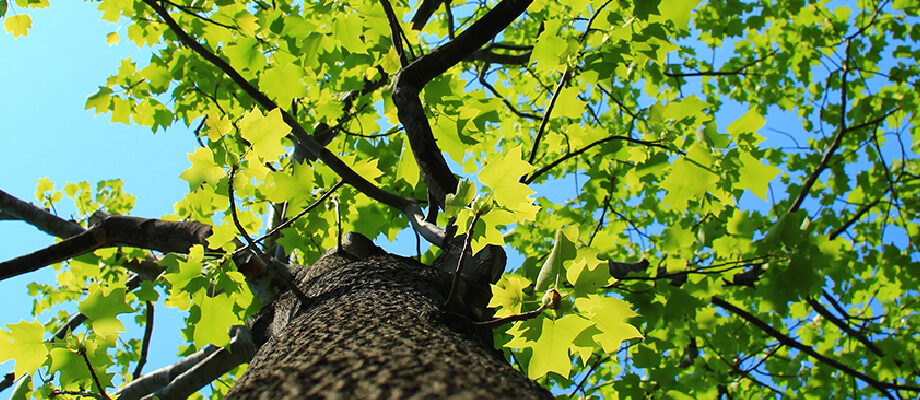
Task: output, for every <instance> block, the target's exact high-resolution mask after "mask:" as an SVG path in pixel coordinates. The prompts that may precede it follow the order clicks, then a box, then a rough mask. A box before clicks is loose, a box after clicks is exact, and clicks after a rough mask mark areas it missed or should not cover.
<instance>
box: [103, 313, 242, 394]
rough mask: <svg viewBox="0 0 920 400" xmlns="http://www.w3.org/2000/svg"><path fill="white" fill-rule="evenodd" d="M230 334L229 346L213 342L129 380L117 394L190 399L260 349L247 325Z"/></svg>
mask: <svg viewBox="0 0 920 400" xmlns="http://www.w3.org/2000/svg"><path fill="white" fill-rule="evenodd" d="M230 333H231V335H232V338H231V339H230V344H229V345H227V347H225V348H218V347H215V346H211V345H209V346H207V347H205V348H203V349H201V350H199V351H198V352H197V353H195V354H192V355H190V356H188V357H185V358H183V359H182V360H179V362H177V363H175V364H173V365H170V366H168V367H164V368H160V369H158V370H156V371H153V372H151V373H149V374H147V375H144V376H143V377H142V378H140V379H137V380H134V381H132V382H131V383H128V384H127V385H125V386H124V387H122V388H121V389H119V390H118V391H117V392H115V395H116V396H117V397H118V399H119V400H137V399H141V398H143V399H152V398H153V395H155V396H157V397H158V398H159V399H160V400H166V399H177V400H178V399H186V398H188V396H189V395H191V394H192V393H195V392H197V391H198V390H200V389H201V388H203V387H204V386H205V385H207V384H208V383H210V382H212V381H214V380H215V379H217V378H220V377H221V375H223V374H225V373H227V371H230V370H231V369H233V368H236V367H237V366H238V365H240V364H243V363H246V362H249V360H250V359H252V357H253V356H254V355H255V352H256V348H255V345H254V344H253V342H252V336H251V335H250V333H249V330H248V329H247V328H246V327H242V326H233V327H231V328H230ZM151 394H152V395H151Z"/></svg>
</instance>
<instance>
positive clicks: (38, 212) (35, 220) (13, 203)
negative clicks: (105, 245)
mask: <svg viewBox="0 0 920 400" xmlns="http://www.w3.org/2000/svg"><path fill="white" fill-rule="evenodd" d="M0 210H2V211H3V213H4V214H6V215H9V216H10V219H18V220H22V221H24V222H25V223H27V224H29V225H32V226H34V227H36V228H38V229H39V230H41V231H42V232H45V233H47V234H49V235H52V236H55V237H59V238H69V237H71V236H76V235H78V234H80V233H82V232H83V231H85V230H86V229H84V228H83V227H82V226H80V224H78V223H76V222H73V221H68V220H65V219H63V218H61V217H58V216H57V215H54V214H52V213H50V212H48V211H45V210H44V209H42V208H41V207H36V206H35V205H32V204H30V203H26V202H24V201H22V200H19V199H18V198H16V197H15V196H12V195H10V194H9V193H6V192H4V191H2V190H0Z"/></svg>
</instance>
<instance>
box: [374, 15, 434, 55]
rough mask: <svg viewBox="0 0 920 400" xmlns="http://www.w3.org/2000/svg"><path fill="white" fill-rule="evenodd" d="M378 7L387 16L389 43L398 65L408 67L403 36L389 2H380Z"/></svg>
mask: <svg viewBox="0 0 920 400" xmlns="http://www.w3.org/2000/svg"><path fill="white" fill-rule="evenodd" d="M380 5H381V6H383V12H384V13H385V14H386V16H387V23H388V24H389V25H390V41H391V42H392V43H393V49H394V50H396V54H397V55H398V56H399V65H400V66H402V67H405V66H407V65H409V58H408V57H406V50H405V49H403V45H402V42H403V37H405V34H404V33H403V31H402V28H401V27H400V25H399V18H397V17H396V14H394V13H393V6H391V5H390V1H389V0H380ZM435 7H437V6H435Z"/></svg>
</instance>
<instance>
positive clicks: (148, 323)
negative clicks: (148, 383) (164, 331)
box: [131, 300, 153, 380]
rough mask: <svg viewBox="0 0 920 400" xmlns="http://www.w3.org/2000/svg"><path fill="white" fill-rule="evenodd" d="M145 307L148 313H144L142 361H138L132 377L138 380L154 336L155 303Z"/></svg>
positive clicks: (148, 302) (148, 303)
mask: <svg viewBox="0 0 920 400" xmlns="http://www.w3.org/2000/svg"><path fill="white" fill-rule="evenodd" d="M145 306H146V307H147V312H146V313H144V318H145V324H144V339H143V341H141V359H140V360H137V367H135V368H134V373H133V374H131V376H132V377H133V378H134V379H135V380H136V379H138V378H140V377H141V371H143V370H144V364H147V350H148V349H149V348H150V339H151V337H152V336H153V302H151V301H149V300H148V301H147V302H146V304H145Z"/></svg>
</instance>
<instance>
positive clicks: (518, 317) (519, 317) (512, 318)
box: [473, 303, 552, 329]
mask: <svg viewBox="0 0 920 400" xmlns="http://www.w3.org/2000/svg"><path fill="white" fill-rule="evenodd" d="M551 304H552V303H546V304H543V305H541V306H540V308H538V309H536V310H533V311H528V312H525V313H520V314H514V315H509V316H507V317H504V318H496V319H493V320H490V321H483V322H473V325H476V326H479V327H483V328H489V329H492V328H497V327H499V326H502V325H504V324H509V323H512V322H517V321H525V320H528V319H531V318H535V317H537V316H538V315H540V313H541V312H543V310H545V309H546V308H547V307H549V306H550V305H551Z"/></svg>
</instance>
